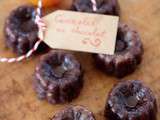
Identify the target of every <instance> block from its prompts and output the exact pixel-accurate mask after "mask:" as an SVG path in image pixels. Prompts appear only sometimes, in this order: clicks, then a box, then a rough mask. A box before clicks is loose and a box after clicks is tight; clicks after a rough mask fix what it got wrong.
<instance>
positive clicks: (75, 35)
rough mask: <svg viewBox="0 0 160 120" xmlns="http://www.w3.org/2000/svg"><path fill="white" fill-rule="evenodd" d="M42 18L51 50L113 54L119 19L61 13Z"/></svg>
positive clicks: (77, 13) (47, 42) (98, 15)
mask: <svg viewBox="0 0 160 120" xmlns="http://www.w3.org/2000/svg"><path fill="white" fill-rule="evenodd" d="M43 19H44V21H45V23H46V25H47V29H46V33H45V39H44V42H45V43H46V44H48V45H49V46H50V47H51V48H54V49H66V50H74V51H83V52H91V53H103V54H114V50H115V43H116V35H117V28H118V20H119V18H118V17H115V16H107V15H100V14H89V13H80V12H72V11H64V10H58V11H55V12H53V13H51V14H49V15H47V16H45V17H44V18H43Z"/></svg>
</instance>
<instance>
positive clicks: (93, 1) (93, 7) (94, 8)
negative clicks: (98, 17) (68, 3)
mask: <svg viewBox="0 0 160 120" xmlns="http://www.w3.org/2000/svg"><path fill="white" fill-rule="evenodd" d="M91 2H92V9H93V11H97V2H96V0H91Z"/></svg>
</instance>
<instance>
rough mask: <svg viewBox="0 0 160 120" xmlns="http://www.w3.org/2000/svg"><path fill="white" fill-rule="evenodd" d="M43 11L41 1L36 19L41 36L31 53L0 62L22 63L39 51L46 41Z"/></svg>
mask: <svg viewBox="0 0 160 120" xmlns="http://www.w3.org/2000/svg"><path fill="white" fill-rule="evenodd" d="M41 9H42V0H39V1H38V8H37V15H36V19H35V23H36V24H37V25H38V27H39V34H38V37H39V40H38V41H37V42H36V43H35V45H34V46H33V48H32V49H31V50H30V51H28V52H27V53H26V54H25V55H22V56H19V57H17V58H0V62H8V63H13V62H20V61H22V60H24V59H26V58H29V57H30V56H31V55H32V54H33V53H34V52H35V51H36V50H37V48H38V46H39V45H40V43H41V42H42V40H43V39H44V31H45V29H46V25H45V24H44V22H43V21H42V19H41Z"/></svg>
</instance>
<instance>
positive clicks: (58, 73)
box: [34, 51, 83, 104]
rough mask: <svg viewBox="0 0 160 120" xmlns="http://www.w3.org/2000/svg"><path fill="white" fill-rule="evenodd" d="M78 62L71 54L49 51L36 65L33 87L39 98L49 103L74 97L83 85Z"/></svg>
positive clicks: (62, 101)
mask: <svg viewBox="0 0 160 120" xmlns="http://www.w3.org/2000/svg"><path fill="white" fill-rule="evenodd" d="M82 76H83V72H82V69H81V65H80V63H79V62H78V61H77V60H76V59H75V57H74V56H73V55H72V54H69V53H67V52H64V51H51V52H49V53H48V54H46V55H44V56H42V57H41V59H40V63H39V64H38V65H37V67H36V71H35V79H34V88H35V90H36V92H37V94H38V97H39V98H40V99H47V100H48V101H49V102H50V103H53V104H54V103H65V102H70V101H72V100H73V99H74V98H76V97H77V96H78V95H79V93H80V91H81V89H82V86H83V79H82Z"/></svg>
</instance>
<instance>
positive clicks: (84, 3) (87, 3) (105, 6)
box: [71, 0, 120, 16]
mask: <svg viewBox="0 0 160 120" xmlns="http://www.w3.org/2000/svg"><path fill="white" fill-rule="evenodd" d="M96 2H97V11H94V10H93V8H92V6H93V3H92V2H91V0H74V1H73V5H72V7H71V10H74V11H79V12H89V13H99V14H106V15H116V16H118V15H119V11H120V8H119V4H118V1H117V0H96Z"/></svg>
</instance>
